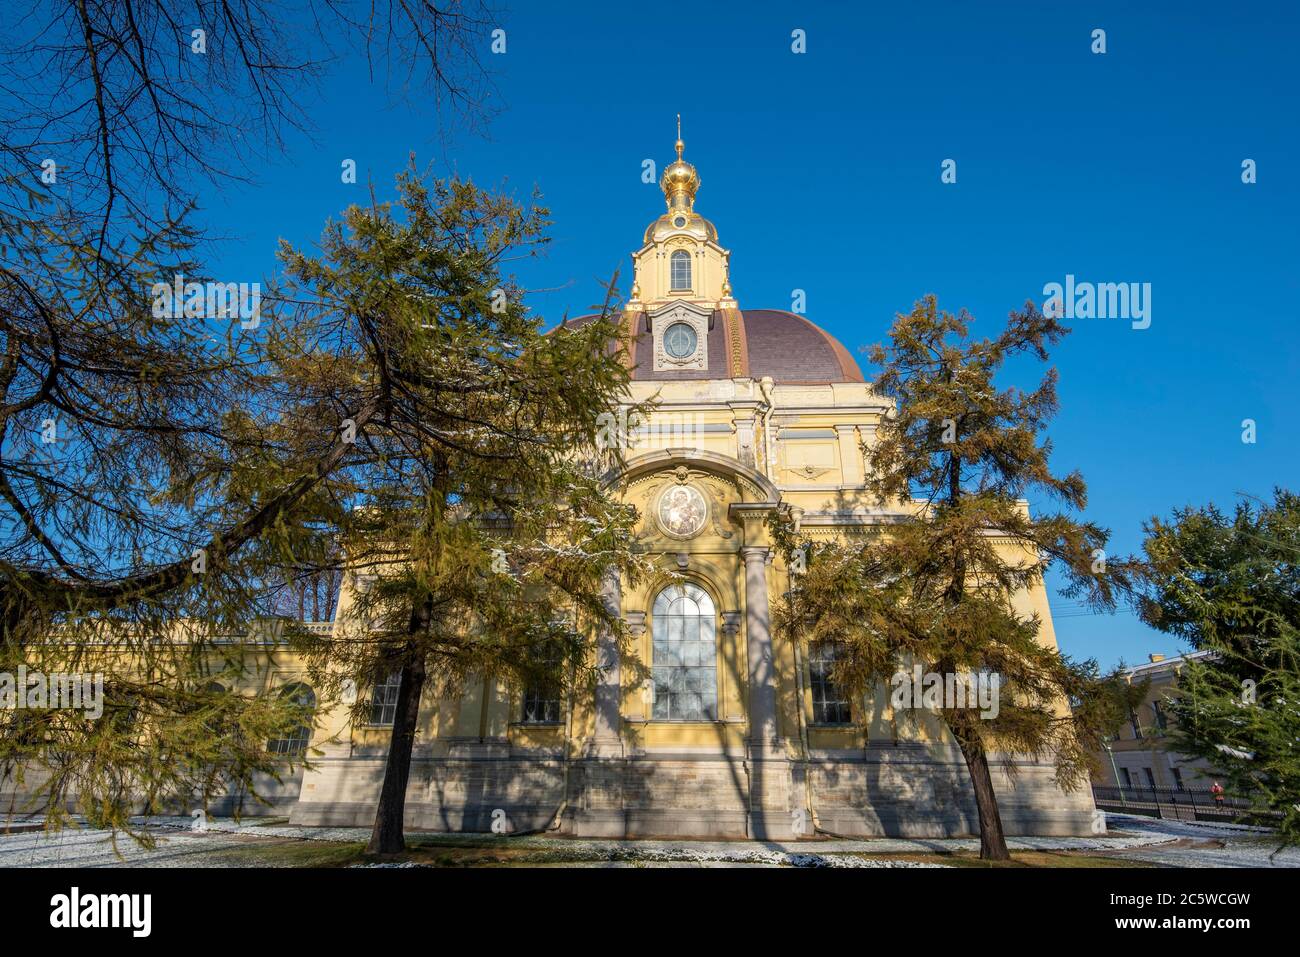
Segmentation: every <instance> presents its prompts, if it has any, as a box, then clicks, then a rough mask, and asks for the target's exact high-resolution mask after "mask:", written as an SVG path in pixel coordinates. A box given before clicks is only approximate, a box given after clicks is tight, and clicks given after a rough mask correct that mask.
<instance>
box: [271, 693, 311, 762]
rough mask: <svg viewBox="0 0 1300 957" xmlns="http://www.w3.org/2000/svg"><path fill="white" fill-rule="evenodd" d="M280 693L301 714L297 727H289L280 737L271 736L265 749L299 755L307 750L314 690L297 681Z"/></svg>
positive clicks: (287, 754)
mask: <svg viewBox="0 0 1300 957" xmlns="http://www.w3.org/2000/svg"><path fill="white" fill-rule="evenodd" d="M280 695H281V697H284V698H288V699H289V700H290V701H292V702H293V703H294V704H296V705H297V706H298V707H299V708H302V709H303V714H302V716H301V720H300V723H299V724H298V726H297V727H295V728H291V729H290V730H289V731H288V733H287V734H285V736H284V737H282V738H272V739H271V740H270V741H268V742H267V743H266V750H268V751H270V752H271V753H272V754H279V755H283V756H285V757H290V758H297V757H301V756H302V754H303V752H304V751H306V750H307V742H308V741H310V740H311V726H312V712H314V711H315V709H316V692H314V691H312V690H311V688H309V687H307V686H306V685H305V684H303V683H302V682H297V683H295V684H291V685H286V686H285V687H284V690H283V691H281V692H280Z"/></svg>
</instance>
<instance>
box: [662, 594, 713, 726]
mask: <svg viewBox="0 0 1300 957" xmlns="http://www.w3.org/2000/svg"><path fill="white" fill-rule="evenodd" d="M651 614H652V615H653V618H652V625H651V632H652V635H653V638H654V647H653V651H652V656H651V659H650V665H651V669H652V671H653V675H654V683H655V685H654V687H655V699H654V717H655V719H656V720H658V721H713V720H715V719H716V718H717V715H718V644H717V622H716V615H715V612H714V607H713V599H711V598H710V597H709V593H708V592H706V591H705V590H704V589H703V588H700V587H699V586H698V585H692V584H689V583H688V584H685V585H671V586H669V587H668V588H665V589H664V590H663V591H661V592H660V593H659V597H658V598H656V599H655V602H654V607H653V608H652V610H651Z"/></svg>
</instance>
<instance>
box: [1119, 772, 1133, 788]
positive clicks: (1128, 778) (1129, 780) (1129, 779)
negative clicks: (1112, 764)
mask: <svg viewBox="0 0 1300 957" xmlns="http://www.w3.org/2000/svg"><path fill="white" fill-rule="evenodd" d="M1119 773H1120V777H1121V778H1123V784H1124V787H1126V788H1131V787H1132V786H1133V775H1131V774H1129V773H1128V768H1120V769H1119Z"/></svg>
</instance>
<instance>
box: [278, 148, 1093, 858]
mask: <svg viewBox="0 0 1300 957" xmlns="http://www.w3.org/2000/svg"><path fill="white" fill-rule="evenodd" d="M683 148H684V147H683V143H682V141H681V139H680V133H679V139H678V141H677V144H676V150H677V158H676V160H675V161H674V162H673V163H671V164H670V165H669V166H668V167H667V168H666V169H665V170H664V173H663V176H662V178H661V181H660V185H661V187H662V189H663V192H664V197H665V200H666V206H667V208H666V210H665V212H664V213H663V214H662V215H661V216H659V217H658V218H657V219H655V220H654V221H653V222H652V223H650V225H649V226H648V227H647V228H646V230H645V233H644V235H643V237H642V241H641V245H640V247H639V248H638V249H637V250H636V251H635V252H633V253H632V261H633V265H634V275H635V282H634V285H633V287H632V290H631V297H630V299H629V301H628V302H627V303H626V306H625V308H624V312H623V321H624V322H625V323H626V328H627V332H628V335H629V338H630V342H631V350H630V354H629V356H628V361H629V363H630V365H631V377H632V383H631V390H632V395H631V399H632V400H633V401H638V402H639V401H641V400H645V399H649V398H651V397H654V398H655V399H656V401H657V406H656V408H655V411H654V412H653V414H652V415H651V417H650V418H648V419H647V420H646V421H645V422H644V423H641V427H640V429H639V430H638V432H637V439H638V441H637V442H636V444H635V445H634V446H633V447H632V448H631V449H629V450H628V453H627V456H626V469H625V470H624V472H623V473H622V474H621V475H620V476H618V477H617V483H618V487H619V488H620V490H621V492H622V494H623V495H624V496H625V498H626V500H627V501H630V502H632V503H634V504H635V505H636V506H637V508H638V509H639V512H640V515H641V520H640V526H639V529H638V536H639V539H640V542H641V544H642V545H643V546H644V547H645V548H646V549H647V551H648V552H649V553H650V554H651V555H653V556H654V558H655V560H656V566H657V567H658V568H660V569H661V572H660V573H659V574H657V575H652V576H649V577H647V578H646V579H645V580H643V581H642V582H640V583H639V584H638V585H637V586H636V587H627V586H626V585H625V584H624V583H621V582H618V581H616V580H611V581H609V582H607V589H606V594H607V601H608V602H609V603H610V605H611V607H613V608H615V609H617V611H618V613H619V614H620V615H621V616H622V618H623V619H624V620H625V621H626V623H627V625H628V628H629V631H630V633H631V635H632V636H633V643H632V648H631V650H630V651H628V650H627V649H625V653H628V654H632V655H635V656H636V657H637V659H638V662H639V664H640V665H641V666H642V667H639V668H632V667H631V664H632V663H631V662H626V661H622V660H620V652H619V648H618V647H617V645H616V643H615V642H614V641H613V640H612V639H610V638H608V637H602V638H599V639H598V648H597V653H598V654H599V656H600V658H599V660H600V662H601V665H602V674H603V678H602V680H601V683H600V684H599V685H598V687H597V688H596V690H595V693H594V696H592V700H589V701H572V702H570V701H562V700H551V699H548V697H547V694H546V692H545V691H538V690H535V689H527V688H511V687H507V686H505V685H504V684H502V683H501V682H498V681H495V680H492V679H487V680H484V681H481V682H478V683H476V684H474V685H473V686H472V687H471V688H470V689H469V690H468V691H466V692H465V693H464V694H463V695H462V696H461V697H460V698H458V699H456V700H449V699H441V700H438V699H437V693H436V692H434V691H426V700H425V701H424V702H423V703H422V709H421V718H420V724H419V731H418V734H417V738H416V743H415V752H414V757H413V761H412V767H411V777H410V786H409V790H408V793H407V801H406V814H407V824H408V826H409V827H411V828H416V829H433V830H448V831H460V830H466V831H488V830H497V831H501V830H507V831H513V832H519V831H525V830H543V829H552V830H555V831H558V832H561V833H566V834H573V835H580V836H581V835H588V836H603V837H639V836H646V837H648V836H657V837H726V838H744V837H750V838H772V839H793V838H799V837H813V836H815V835H817V834H818V833H831V834H840V835H856V836H865V835H903V836H934V837H938V836H952V835H960V834H970V833H976V832H977V831H978V818H977V814H976V809H975V804H974V798H973V794H972V791H971V786H970V783H969V778H968V774H967V770H966V767H965V764H964V762H963V761H962V758H961V754H960V752H959V751H958V750H957V747H956V745H955V743H954V742H953V741H952V740H951V739H950V738H949V737H948V736H947V732H946V731H944V730H943V729H942V728H941V727H940V726H939V725H938V724H937V722H935V721H934V720H933V719H931V718H930V717H929V716H928V715H926V714H924V713H921V714H920V717H919V720H912V716H910V715H908V716H900V715H896V714H894V713H893V711H892V710H891V707H890V701H889V694H888V692H887V690H886V689H884V688H883V687H882V688H881V689H879V690H878V691H877V692H876V693H875V694H874V695H868V696H861V697H854V696H851V695H848V694H846V693H844V692H843V691H842V690H841V689H839V688H837V687H836V686H835V683H834V682H833V680H832V675H831V664H832V658H833V649H822V650H819V649H815V648H814V649H811V650H810V649H808V648H805V647H800V646H796V645H795V644H792V643H790V642H788V641H785V640H782V639H781V637H780V636H778V635H776V634H774V633H773V629H772V625H771V616H772V607H773V602H774V600H775V599H776V597H777V596H779V595H781V594H782V593H784V592H785V591H786V590H787V589H788V588H789V583H790V575H791V569H789V568H787V567H786V565H785V562H784V561H783V559H782V557H781V556H780V555H778V554H777V553H776V550H775V549H774V547H773V541H772V539H771V538H770V535H769V531H768V527H767V520H768V518H769V516H771V515H772V514H773V512H781V513H783V514H785V515H787V516H790V517H793V518H794V519H795V520H796V521H797V523H798V527H799V530H800V534H801V535H802V536H804V537H806V538H809V539H812V540H814V541H815V540H818V539H834V538H841V537H845V536H853V535H856V534H862V533H863V532H864V531H867V530H870V529H871V528H873V527H874V526H879V525H882V524H889V523H891V522H897V521H900V520H902V519H903V518H904V511H903V510H902V509H901V508H897V507H896V508H889V507H885V506H881V505H880V504H878V503H876V502H873V501H872V500H870V499H869V497H868V496H867V495H866V493H865V492H864V488H863V485H864V479H865V475H866V473H865V469H866V460H865V457H864V453H863V447H864V445H865V446H870V444H871V443H872V441H873V436H874V434H875V430H876V428H877V424H878V423H879V422H880V420H881V417H882V416H884V415H886V414H887V413H888V412H889V410H890V409H891V407H892V402H891V400H889V399H887V398H885V397H882V396H881V395H878V394H877V393H876V392H874V391H873V390H872V387H871V384H870V383H869V382H867V381H866V380H865V379H864V377H863V375H862V371H861V369H860V368H859V367H858V365H857V363H856V362H855V361H854V359H853V357H852V355H851V354H850V353H849V352H848V350H846V349H845V348H844V346H843V345H841V344H840V343H839V342H837V341H836V340H835V338H834V337H832V336H831V335H829V334H828V333H827V332H825V331H824V330H822V329H820V328H818V327H817V326H816V325H814V324H813V323H812V322H810V321H809V320H808V319H807V318H805V317H804V316H802V315H796V314H794V313H791V312H787V311H783V310H777V309H742V308H741V307H740V304H739V303H738V302H737V300H736V298H735V297H734V295H733V292H732V288H731V284H730V282H729V279H728V273H729V268H730V258H731V252H730V250H728V249H726V248H724V247H723V246H722V245H721V244H720V242H719V235H718V231H717V229H716V228H715V227H714V225H713V223H711V222H710V221H709V220H707V219H705V218H704V217H703V216H701V215H700V214H699V213H698V212H696V209H695V199H696V194H697V192H698V191H699V188H700V177H699V174H698V173H697V171H696V169H695V167H694V166H692V165H691V164H690V163H688V162H687V161H686V160H685V159H684V158H683V156H682V153H683ZM574 321H576V322H581V321H582V320H581V319H579V320H574ZM1006 545H1007V547H1008V548H1014V547H1016V546H1015V545H1014V543H1011V542H1008V543H1006ZM1014 600H1015V602H1016V603H1017V607H1018V609H1019V610H1020V611H1021V612H1023V613H1025V614H1030V613H1032V612H1037V613H1038V615H1039V616H1040V618H1041V620H1042V635H1041V640H1042V641H1044V642H1045V643H1048V644H1051V645H1053V646H1054V645H1055V635H1054V632H1053V628H1052V619H1051V614H1050V611H1049V608H1048V603H1047V596H1046V593H1045V591H1044V590H1043V588H1042V586H1041V585H1039V586H1036V587H1035V588H1034V589H1033V590H1032V591H1029V592H1026V593H1024V594H1020V595H1016V596H1014ZM352 602H353V593H352V592H351V591H350V586H349V584H348V583H345V585H344V589H343V593H342V595H341V597H340V601H339V607H338V612H337V614H336V616H335V621H334V623H333V624H332V625H324V624H322V625H318V626H317V627H331V628H334V629H344V628H347V627H350V625H349V621H350V618H351V616H350V615H349V606H350V605H351V604H352ZM635 675H648V677H647V678H645V680H640V679H639V678H637V677H635ZM264 681H265V685H266V687H267V688H274V687H283V686H289V685H297V686H298V687H297V688H296V689H295V690H296V691H297V692H298V693H299V694H302V695H304V696H311V695H312V694H313V693H312V691H311V689H310V688H309V686H308V685H307V684H306V682H305V679H304V678H303V677H302V674H301V672H300V671H299V670H298V669H297V668H296V667H295V663H294V662H293V661H292V660H287V659H284V658H283V657H282V656H281V655H279V654H278V653H273V654H272V656H271V661H270V668H269V670H268V671H267V672H265V674H264ZM396 690H397V689H396V687H394V686H392V685H390V684H386V683H382V682H381V683H380V684H379V685H378V686H377V687H376V688H374V689H373V690H372V692H371V694H372V697H371V704H370V708H369V712H370V713H369V718H370V721H369V723H368V724H365V725H355V724H352V723H350V721H349V718H348V713H347V712H348V709H347V708H344V707H337V708H334V709H331V710H324V709H323V710H322V713H320V714H319V715H318V718H317V723H316V726H315V728H314V729H311V730H310V731H309V730H308V729H305V728H304V729H303V734H302V736H301V737H300V738H299V739H298V740H293V741H288V742H275V743H273V749H275V748H278V749H280V750H282V751H284V752H285V753H295V752H300V751H301V750H302V749H303V748H304V747H306V746H308V745H310V746H311V747H312V748H314V749H316V750H318V751H319V754H318V756H316V757H314V758H313V760H312V764H313V767H312V768H310V769H308V770H306V771H302V770H299V771H298V772H297V773H296V774H295V775H293V776H291V777H288V778H286V780H285V781H284V782H283V784H282V785H280V786H278V787H276V788H273V789H272V791H273V793H272V796H273V797H274V798H275V799H276V802H277V805H278V807H280V808H281V809H285V808H287V810H288V813H289V814H290V817H291V819H292V820H293V821H294V822H296V823H301V824H312V825H369V824H370V823H371V822H372V821H373V817H374V811H375V805H376V802H377V799H378V794H379V789H380V785H381V782H382V779H383V772H384V761H385V755H386V749H387V744H388V738H389V726H390V725H391V723H392V715H393V709H394V707H395V701H396ZM992 758H993V761H994V783H995V786H996V789H997V793H998V799H999V805H1000V808H1001V813H1002V819H1003V822H1004V824H1005V826H1006V829H1007V831H1008V833H1012V834H1088V833H1090V832H1091V830H1092V825H1093V820H1094V813H1095V812H1094V806H1093V801H1092V797H1091V794H1090V793H1089V792H1088V791H1087V790H1086V789H1084V790H1082V791H1079V792H1076V793H1067V792H1064V791H1062V790H1061V789H1060V788H1059V787H1058V786H1057V785H1056V784H1055V781H1054V777H1053V769H1052V767H1051V764H1050V762H1048V763H1034V762H1029V761H1026V760H1023V759H1020V758H1016V759H1014V760H1015V762H1016V765H1017V767H1016V769H1015V770H1016V772H1017V773H1016V774H1015V775H1014V780H1013V779H1012V778H1011V777H1009V776H1008V773H1007V769H1008V765H1009V760H1008V759H1007V758H1006V757H1005V756H999V755H993V756H992Z"/></svg>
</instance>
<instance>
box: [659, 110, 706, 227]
mask: <svg viewBox="0 0 1300 957" xmlns="http://www.w3.org/2000/svg"><path fill="white" fill-rule="evenodd" d="M685 148H686V144H685V143H683V142H682V115H681V114H680V113H678V114H677V159H676V160H674V161H673V162H672V163H669V164H668V166H667V167H666V168H665V169H664V175H663V176H661V177H660V178H659V188H660V189H662V190H663V191H664V199H665V200H666V201H667V203H668V211H669V212H672V211H673V210H681V211H683V212H690V211H691V207H693V206H694V205H695V193H696V191H698V190H699V188H700V174H699V173H697V172H696V171H695V167H694V166H692V165H691V164H690V163H688V162H686V160H684V159H682V150H684V149H685Z"/></svg>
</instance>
